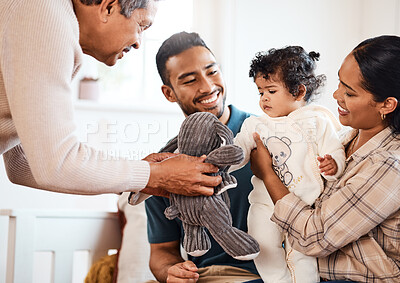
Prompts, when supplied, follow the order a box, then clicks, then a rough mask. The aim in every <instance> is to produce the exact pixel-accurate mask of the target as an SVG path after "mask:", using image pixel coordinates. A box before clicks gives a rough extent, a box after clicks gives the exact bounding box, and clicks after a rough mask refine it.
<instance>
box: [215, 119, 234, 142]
mask: <svg viewBox="0 0 400 283" xmlns="http://www.w3.org/2000/svg"><path fill="white" fill-rule="evenodd" d="M214 126H215V129H216V131H217V134H218V136H219V137H220V138H221V139H222V141H223V142H224V144H233V133H232V131H231V130H230V129H229V128H228V127H227V126H225V125H224V124H222V123H221V122H219V121H218V122H217V121H216V122H215V123H214Z"/></svg>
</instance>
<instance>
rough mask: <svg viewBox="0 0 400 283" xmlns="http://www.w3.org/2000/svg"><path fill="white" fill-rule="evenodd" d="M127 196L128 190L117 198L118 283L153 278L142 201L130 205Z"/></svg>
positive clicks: (129, 282) (136, 282) (138, 281)
mask: <svg viewBox="0 0 400 283" xmlns="http://www.w3.org/2000/svg"><path fill="white" fill-rule="evenodd" d="M128 196H129V192H125V193H123V194H121V195H120V197H119V199H118V210H119V213H120V215H121V218H122V223H121V229H122V243H121V248H120V250H119V251H118V261H117V270H116V272H117V273H116V279H117V282H118V283H140V282H145V281H147V280H155V278H154V276H153V274H152V273H151V271H150V267H149V259H150V244H149V242H148V241H147V216H146V211H145V206H144V202H141V203H140V204H138V205H134V206H133V205H130V204H128ZM124 219H125V221H124ZM124 222H125V224H124Z"/></svg>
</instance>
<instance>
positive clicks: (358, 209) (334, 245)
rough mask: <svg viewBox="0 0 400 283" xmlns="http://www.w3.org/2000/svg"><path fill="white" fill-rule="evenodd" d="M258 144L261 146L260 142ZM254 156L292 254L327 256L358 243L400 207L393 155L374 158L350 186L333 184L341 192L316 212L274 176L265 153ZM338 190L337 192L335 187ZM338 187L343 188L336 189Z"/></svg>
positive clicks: (397, 169)
mask: <svg viewBox="0 0 400 283" xmlns="http://www.w3.org/2000/svg"><path fill="white" fill-rule="evenodd" d="M256 142H257V143H260V141H257V138H256ZM260 148H261V147H258V149H257V151H255V152H254V153H253V154H252V166H253V167H252V170H253V172H254V174H256V176H258V177H260V178H261V179H263V180H264V184H265V186H266V187H267V190H268V192H269V193H270V195H271V198H272V200H273V201H274V203H276V204H275V209H274V214H273V216H272V218H271V219H272V221H274V222H275V223H276V224H277V225H278V226H279V228H280V230H282V231H285V232H287V233H288V235H289V241H290V242H291V244H292V246H293V248H294V249H296V250H298V251H300V252H302V253H304V254H307V255H311V256H317V257H322V256H327V255H329V254H330V253H332V252H334V251H336V250H338V249H340V248H342V247H344V246H345V245H347V244H349V243H351V242H354V241H356V240H358V239H359V238H360V237H362V236H363V235H366V234H368V232H369V231H371V230H372V229H373V228H375V227H376V226H377V225H379V224H380V223H382V222H383V221H385V220H386V219H387V218H389V217H390V215H392V214H393V213H394V212H396V211H398V209H399V206H400V190H399V189H398V184H399V183H400V164H399V160H398V159H396V158H393V157H391V156H389V155H387V156H385V157H384V156H382V155H372V156H369V157H368V160H366V162H364V163H363V165H362V166H361V167H359V168H357V172H354V174H353V175H352V176H351V177H349V178H348V179H347V180H346V181H345V180H340V181H339V182H337V183H329V185H330V186H332V187H329V188H326V189H325V190H337V191H336V192H335V193H333V194H332V195H331V196H330V197H329V198H327V199H324V200H323V201H322V202H321V203H320V204H319V205H316V207H315V208H313V207H311V206H309V205H307V204H306V203H304V202H303V201H301V200H300V199H299V198H298V197H296V196H295V195H294V194H293V193H288V191H287V189H285V187H284V186H283V185H282V184H281V183H279V182H278V180H276V178H275V177H274V176H273V175H272V172H273V170H272V168H269V166H268V164H269V163H268V162H265V160H268V157H267V154H266V151H265V150H261V151H260ZM334 186H336V187H334ZM338 186H340V188H338Z"/></svg>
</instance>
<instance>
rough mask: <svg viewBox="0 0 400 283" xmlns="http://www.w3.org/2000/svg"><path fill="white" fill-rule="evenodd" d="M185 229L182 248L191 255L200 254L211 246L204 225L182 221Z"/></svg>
mask: <svg viewBox="0 0 400 283" xmlns="http://www.w3.org/2000/svg"><path fill="white" fill-rule="evenodd" d="M182 224H183V229H184V230H185V237H184V239H183V248H184V249H185V251H186V252H187V253H188V254H190V255H191V256H202V255H203V254H205V253H206V252H208V250H209V249H210V248H211V241H210V238H209V237H208V235H207V233H206V231H205V230H204V227H201V226H196V225H190V224H187V223H184V222H183V223H182Z"/></svg>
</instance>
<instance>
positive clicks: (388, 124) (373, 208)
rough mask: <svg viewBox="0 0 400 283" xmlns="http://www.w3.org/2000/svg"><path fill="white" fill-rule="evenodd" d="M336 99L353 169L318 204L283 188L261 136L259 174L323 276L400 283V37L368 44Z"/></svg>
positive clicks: (284, 222)
mask: <svg viewBox="0 0 400 283" xmlns="http://www.w3.org/2000/svg"><path fill="white" fill-rule="evenodd" d="M333 97H334V98H335V99H336V100H337V103H338V112H339V120H340V122H341V123H342V124H343V125H344V126H350V127H352V128H353V130H352V131H350V132H348V133H346V134H345V135H344V137H343V144H344V145H345V146H346V157H347V160H346V169H345V171H344V173H343V175H342V176H341V178H339V180H337V181H333V182H328V183H327V184H326V185H325V189H324V191H323V192H322V194H321V195H320V197H319V198H318V199H317V200H316V202H315V206H313V207H311V206H308V205H307V204H305V203H304V202H302V201H301V200H300V199H299V198H298V197H296V196H295V195H294V194H293V193H289V191H288V190H287V188H286V187H285V186H284V185H283V184H282V183H281V181H280V180H279V178H278V177H277V176H276V174H275V173H274V171H273V169H272V166H271V158H270V155H269V152H268V151H267V149H265V147H264V146H262V141H261V140H260V139H259V137H258V135H257V134H255V140H256V143H257V145H258V146H257V148H258V149H257V150H256V151H254V152H253V154H252V159H251V161H252V169H253V172H254V173H255V175H256V176H258V177H260V178H261V179H262V180H263V182H264V184H265V186H266V188H267V190H268V192H269V194H270V196H271V198H272V200H273V202H274V203H275V209H274V214H273V216H272V218H271V220H272V221H274V222H275V223H276V224H277V225H278V226H279V228H280V230H281V231H283V232H287V234H288V239H289V242H290V244H291V245H292V246H293V248H294V249H297V250H298V251H300V252H302V253H304V254H307V255H311V256H315V257H317V258H318V267H319V272H320V276H321V279H322V280H324V281H326V280H352V281H356V282H400V229H399V226H400V210H399V208H400V187H399V183H400V164H399V160H400V135H399V133H400V113H399V112H400V110H399V107H398V100H400V38H399V37H397V36H380V37H376V38H372V39H368V40H365V41H363V42H362V43H360V44H359V45H358V46H357V47H356V48H355V49H354V50H353V51H352V52H351V53H350V54H349V55H348V56H347V57H346V58H345V60H344V61H343V64H342V66H341V68H340V70H339V86H338V89H337V90H336V91H335V93H334V95H333Z"/></svg>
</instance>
